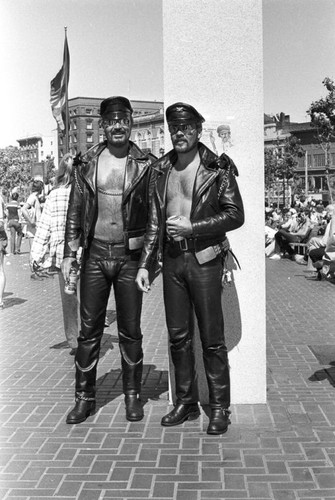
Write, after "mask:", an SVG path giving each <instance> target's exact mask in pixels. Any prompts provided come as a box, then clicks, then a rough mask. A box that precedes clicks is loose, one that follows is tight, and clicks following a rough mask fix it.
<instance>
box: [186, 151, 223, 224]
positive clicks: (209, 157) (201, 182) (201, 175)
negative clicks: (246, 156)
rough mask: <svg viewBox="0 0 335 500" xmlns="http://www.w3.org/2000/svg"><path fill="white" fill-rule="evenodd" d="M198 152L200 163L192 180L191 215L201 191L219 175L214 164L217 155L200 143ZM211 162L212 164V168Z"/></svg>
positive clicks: (199, 198) (201, 193)
mask: <svg viewBox="0 0 335 500" xmlns="http://www.w3.org/2000/svg"><path fill="white" fill-rule="evenodd" d="M199 154H200V158H201V163H200V165H199V168H198V171H197V174H196V177H195V181H194V188H193V202H192V208H191V215H192V214H193V212H194V210H195V208H196V206H197V205H198V203H199V201H200V200H201V197H202V195H203V193H204V192H205V191H206V190H207V189H208V187H209V186H211V185H212V184H213V182H215V179H216V178H217V176H218V175H219V172H218V167H217V165H216V164H215V163H216V161H217V156H216V155H215V154H214V153H212V151H210V150H209V149H208V148H207V147H206V146H204V145H203V144H202V143H200V144H199ZM211 164H213V166H212V168H211Z"/></svg>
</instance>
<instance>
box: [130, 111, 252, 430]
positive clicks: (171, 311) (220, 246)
mask: <svg viewBox="0 0 335 500" xmlns="http://www.w3.org/2000/svg"><path fill="white" fill-rule="evenodd" d="M166 119H167V122H168V126H169V131H170V134H171V140H172V144H173V150H172V151H170V152H168V153H167V154H166V155H165V156H163V157H162V158H160V159H159V160H157V162H156V163H155V165H154V170H155V175H156V178H155V183H154V186H153V194H152V196H151V206H150V214H149V221H148V226H147V232H146V237H145V242H144V248H143V252H142V257H141V260H140V262H139V271H138V274H137V278H136V282H137V285H138V287H139V290H141V291H144V292H145V291H148V289H149V286H150V283H149V272H148V270H149V266H150V263H151V262H152V260H153V258H154V252H155V251H157V252H158V256H161V260H162V264H163V287H164V304H165V313H166V322H167V328H168V334H169V343H170V353H171V359H172V362H173V365H174V373H175V387H176V404H175V406H174V408H173V409H172V411H171V412H170V413H168V414H167V415H165V416H164V417H163V418H162V421H161V424H162V425H163V426H175V425H179V424H181V423H183V422H184V421H185V420H192V419H195V418H197V417H198V416H199V414H200V412H199V406H198V391H197V386H196V380H195V360H194V353H193V347H192V337H193V328H192V319H193V309H194V312H195V315H196V318H197V320H198V326H199V331H200V338H201V343H202V351H203V360H204V368H205V372H206V378H207V384H208V389H209V404H210V407H211V415H210V421H209V425H208V428H207V433H208V434H223V433H225V432H226V431H227V428H228V424H229V423H230V420H229V414H230V412H229V406H230V379H229V366H228V357H227V348H226V344H225V336H224V324H223V316H222V306H221V286H222V284H221V279H222V276H223V268H224V260H225V256H226V254H227V251H228V249H229V243H228V240H227V237H226V233H227V232H228V231H231V230H233V229H237V228H238V227H240V226H241V225H242V224H243V222H244V211H243V204H242V199H241V196H240V193H239V189H238V186H237V182H236V179H235V176H236V175H237V169H236V167H235V165H234V163H233V161H232V160H231V159H230V158H229V157H228V156H227V155H225V154H223V155H222V156H221V157H220V158H219V157H218V156H217V155H216V154H214V153H213V152H212V151H210V150H209V149H208V148H207V147H206V146H205V145H204V144H202V143H201V142H199V139H200V136H201V132H202V123H203V122H204V118H203V117H202V115H201V114H200V113H199V112H198V111H197V110H196V109H195V108H194V107H193V106H191V105H189V104H185V103H181V102H178V103H175V104H172V105H171V106H169V107H168V108H167V110H166Z"/></svg>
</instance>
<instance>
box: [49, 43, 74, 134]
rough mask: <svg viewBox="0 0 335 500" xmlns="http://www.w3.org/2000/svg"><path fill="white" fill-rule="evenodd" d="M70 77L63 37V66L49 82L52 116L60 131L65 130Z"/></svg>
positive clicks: (67, 49)
mask: <svg viewBox="0 0 335 500" xmlns="http://www.w3.org/2000/svg"><path fill="white" fill-rule="evenodd" d="M69 76H70V53H69V47H68V44H67V38H66V35H65V42H64V54H63V66H62V67H61V69H60V70H59V71H58V73H57V75H56V76H55V78H54V79H53V80H51V89H50V103H51V110H52V114H53V116H54V118H55V120H56V122H57V123H58V126H59V128H60V129H61V130H65V121H66V120H65V113H66V99H67V87H68V84H69Z"/></svg>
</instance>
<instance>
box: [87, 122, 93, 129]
mask: <svg viewBox="0 0 335 500" xmlns="http://www.w3.org/2000/svg"><path fill="white" fill-rule="evenodd" d="M86 129H87V130H93V121H92V120H87V122H86Z"/></svg>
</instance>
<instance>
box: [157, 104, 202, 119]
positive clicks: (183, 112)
mask: <svg viewBox="0 0 335 500" xmlns="http://www.w3.org/2000/svg"><path fill="white" fill-rule="evenodd" d="M165 115H166V120H167V122H168V123H203V122H204V121H205V118H204V117H203V116H202V115H201V114H200V113H199V112H198V111H197V110H196V109H195V108H194V107H193V106H191V105H190V104H185V103H184V102H176V103H175V104H171V106H169V107H168V108H167V109H166V112H165Z"/></svg>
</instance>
